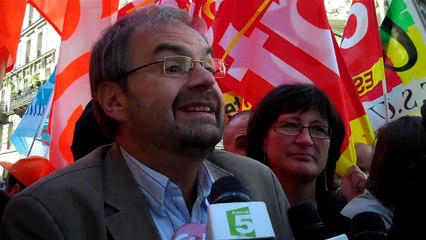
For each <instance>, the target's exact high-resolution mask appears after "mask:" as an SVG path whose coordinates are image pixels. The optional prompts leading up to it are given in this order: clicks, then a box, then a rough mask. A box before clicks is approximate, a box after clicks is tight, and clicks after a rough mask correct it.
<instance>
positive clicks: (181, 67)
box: [164, 56, 194, 77]
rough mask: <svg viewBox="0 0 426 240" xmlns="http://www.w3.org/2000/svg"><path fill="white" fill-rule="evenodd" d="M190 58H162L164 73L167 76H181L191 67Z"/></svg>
mask: <svg viewBox="0 0 426 240" xmlns="http://www.w3.org/2000/svg"><path fill="white" fill-rule="evenodd" d="M193 66H194V65H193V62H192V59H191V58H188V57H185V56H170V57H165V58H164V74H165V75H166V76H168V77H181V76H184V75H185V74H187V73H188V72H190V71H191V70H192V68H193Z"/></svg>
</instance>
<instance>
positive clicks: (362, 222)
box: [351, 212, 387, 239]
mask: <svg viewBox="0 0 426 240" xmlns="http://www.w3.org/2000/svg"><path fill="white" fill-rule="evenodd" d="M351 232H352V236H353V238H354V239H367V238H365V237H367V236H386V235H387V229H386V226H385V223H384V222H383V219H382V218H381V217H380V215H379V214H378V213H375V212H361V213H358V214H356V215H355V216H354V217H353V218H352V222H351ZM374 239H376V238H374ZM377 239H378V238H377Z"/></svg>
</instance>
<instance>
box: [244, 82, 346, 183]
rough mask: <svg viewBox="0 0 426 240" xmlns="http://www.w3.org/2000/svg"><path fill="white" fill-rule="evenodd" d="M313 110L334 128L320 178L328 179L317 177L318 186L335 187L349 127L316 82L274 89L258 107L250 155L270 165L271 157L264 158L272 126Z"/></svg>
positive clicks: (250, 134)
mask: <svg viewBox="0 0 426 240" xmlns="http://www.w3.org/2000/svg"><path fill="white" fill-rule="evenodd" d="M310 109H315V110H318V112H319V114H320V115H321V117H323V118H324V119H325V120H327V122H328V124H329V127H330V128H331V129H332V135H331V139H330V148H329V151H328V159H327V164H326V168H325V170H324V171H323V172H322V173H321V174H320V176H318V178H317V179H321V180H322V179H324V178H325V179H326V181H325V182H324V181H318V180H317V189H332V186H333V175H334V171H335V168H336V162H337V160H338V159H339V157H340V155H341V147H342V144H343V140H344V138H345V126H344V124H343V121H342V119H341V117H340V115H339V114H338V112H337V110H336V108H335V107H334V106H333V104H332V103H331V101H330V99H329V98H328V96H327V95H326V94H325V93H324V92H323V91H322V90H321V89H319V88H318V87H316V86H315V85H312V84H285V85H281V86H279V87H277V88H275V89H273V90H272V91H270V92H269V93H268V94H267V95H266V96H265V97H264V98H263V99H262V100H261V101H260V103H259V104H258V105H257V106H255V107H254V109H253V114H252V117H251V119H250V121H249V124H248V128H247V137H248V145H247V156H248V157H251V158H254V159H256V160H258V161H260V162H262V163H264V164H266V165H268V162H267V160H266V159H264V155H265V154H264V152H263V148H262V145H263V140H264V139H265V137H266V135H267V134H268V131H269V129H270V128H271V126H272V125H273V124H274V123H275V122H276V120H277V119H278V117H279V116H280V115H281V114H283V113H294V112H298V111H303V112H306V111H308V110H310Z"/></svg>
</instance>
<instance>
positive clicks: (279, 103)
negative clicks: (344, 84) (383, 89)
mask: <svg viewBox="0 0 426 240" xmlns="http://www.w3.org/2000/svg"><path fill="white" fill-rule="evenodd" d="M206 34H207V32H206V26H205V23H204V22H203V21H201V20H200V19H198V18H194V17H192V16H190V15H188V14H187V13H186V12H185V11H183V10H180V9H178V8H174V7H170V6H159V5H152V6H149V7H144V8H141V9H140V10H137V11H135V12H133V13H130V14H128V15H126V16H125V17H122V18H120V19H119V20H118V21H117V22H116V23H114V24H113V25H112V26H110V27H108V28H107V29H105V31H104V32H103V34H102V35H101V36H100V38H99V39H98V40H97V41H96V42H95V44H94V45H93V48H92V54H91V57H90V68H89V73H90V87H91V95H92V100H91V101H90V103H89V104H88V106H87V107H86V108H85V111H84V112H83V115H82V116H81V118H80V120H79V121H78V122H77V124H76V128H75V134H74V140H73V144H72V147H71V150H72V152H73V154H74V159H75V162H74V163H73V164H70V165H69V166H67V167H64V168H62V169H59V170H55V171H54V169H53V168H52V166H50V165H49V161H48V160H47V159H45V158H41V157H28V158H24V159H21V160H19V161H18V162H16V163H15V164H10V163H5V162H0V165H1V166H3V167H4V168H5V169H7V171H8V176H7V186H6V190H5V191H4V192H3V191H2V192H1V194H3V195H1V194H0V204H2V207H1V208H2V209H1V210H2V211H3V209H4V213H2V215H3V216H2V218H1V223H0V238H1V239H165V240H169V239H174V237H175V235H174V234H175V233H176V232H178V231H179V229H182V228H183V227H185V226H188V225H190V224H192V223H197V224H200V225H201V226H205V225H206V224H207V218H208V211H207V209H208V206H209V203H208V201H207V199H208V197H209V194H210V190H211V188H212V185H213V183H214V182H215V181H216V180H217V179H219V178H221V177H224V176H234V177H236V178H237V179H239V180H240V181H241V183H242V184H243V185H244V186H246V187H247V188H248V189H249V190H250V199H251V200H252V201H261V202H264V203H265V204H266V206H267V211H268V214H269V217H270V220H271V224H272V228H273V231H274V233H275V238H276V239H295V240H302V239H297V236H295V235H293V232H292V228H291V223H290V220H289V219H288V215H287V211H288V210H289V209H290V208H292V207H293V206H298V205H300V204H305V203H309V204H311V205H312V206H314V209H316V211H317V212H318V215H319V217H320V218H321V219H322V221H323V223H324V229H325V234H326V235H325V236H326V237H327V238H330V237H333V236H337V235H341V234H345V235H347V236H351V234H353V232H352V231H353V228H352V226H353V222H352V219H353V218H354V217H356V216H357V214H359V213H363V212H373V213H377V214H378V215H379V216H380V218H381V219H382V221H383V223H384V224H385V226H386V232H385V234H386V235H388V239H404V238H402V237H403V236H406V234H407V231H408V232H409V234H410V236H415V234H418V233H419V231H420V228H421V226H422V223H424V221H423V220H413V218H411V217H410V216H411V215H410V214H409V213H408V212H412V211H416V216H419V217H421V218H423V217H424V215H421V214H426V213H425V210H424V207H422V205H424V200H425V199H424V196H423V195H424V194H423V193H422V192H423V191H424V189H426V188H425V187H426V184H425V180H424V179H426V178H424V177H423V176H422V170H423V168H422V167H423V166H424V165H425V161H426V160H425V156H426V148H425V146H426V134H425V127H426V124H425V123H426V120H425V119H426V107H425V105H423V107H422V115H423V117H414V116H406V117H401V118H399V119H397V120H393V121H391V122H389V123H387V124H386V125H384V126H383V127H381V128H380V129H379V130H378V131H377V136H376V140H375V142H374V145H373V146H369V145H367V144H365V143H356V144H355V149H356V156H357V165H354V166H352V168H351V169H350V170H349V171H348V172H349V173H348V175H347V176H336V174H335V172H336V171H335V169H336V162H337V160H338V159H339V157H340V156H341V154H342V152H341V150H342V144H343V141H344V138H345V126H344V123H343V121H342V118H341V117H340V115H339V113H338V112H337V110H336V108H335V107H334V106H333V104H332V102H331V101H330V99H329V98H328V96H327V95H326V94H325V93H324V92H323V91H322V90H321V89H319V88H318V87H316V86H315V85H312V84H307V83H303V84H302V83H299V84H285V85H281V86H277V87H276V88H275V89H273V90H272V91H270V92H269V93H268V94H267V95H266V96H264V98H263V99H262V100H261V101H260V102H259V103H258V104H257V105H256V106H254V107H253V109H251V110H247V111H243V112H240V113H238V114H236V115H235V116H233V117H232V118H230V120H229V121H228V122H227V123H226V124H225V113H224V102H223V98H222V92H221V91H220V88H219V86H218V84H217V82H216V78H221V77H224V75H225V74H226V66H227V64H226V63H225V62H224V61H223V60H222V59H217V58H214V54H213V53H212V49H211V46H210V45H209V43H208V41H207V37H206ZM222 139H223V145H224V150H220V149H217V148H215V146H216V145H217V143H218V142H219V141H221V140H222ZM77 160H78V161H77ZM3 199H4V201H3ZM412 203H413V204H412ZM417 228H418V229H417Z"/></svg>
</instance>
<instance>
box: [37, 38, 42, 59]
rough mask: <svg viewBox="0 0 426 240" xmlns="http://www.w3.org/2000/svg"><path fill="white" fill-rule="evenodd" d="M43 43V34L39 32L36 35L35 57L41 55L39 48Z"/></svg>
mask: <svg viewBox="0 0 426 240" xmlns="http://www.w3.org/2000/svg"><path fill="white" fill-rule="evenodd" d="M42 43H43V32H39V33H38V35H37V57H40V55H41V48H42Z"/></svg>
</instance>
